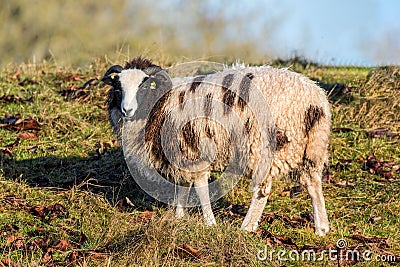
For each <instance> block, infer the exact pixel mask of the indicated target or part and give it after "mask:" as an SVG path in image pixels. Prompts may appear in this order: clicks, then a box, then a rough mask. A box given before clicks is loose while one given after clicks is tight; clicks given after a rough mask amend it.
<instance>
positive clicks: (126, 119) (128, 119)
mask: <svg viewBox="0 0 400 267" xmlns="http://www.w3.org/2000/svg"><path fill="white" fill-rule="evenodd" d="M123 118H124V122H125V121H127V122H131V121H134V120H135V118H134V116H129V117H128V116H124V117H123Z"/></svg>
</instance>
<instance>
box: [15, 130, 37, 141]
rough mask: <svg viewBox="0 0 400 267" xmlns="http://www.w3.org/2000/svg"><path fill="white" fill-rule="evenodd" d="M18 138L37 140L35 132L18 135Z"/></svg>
mask: <svg viewBox="0 0 400 267" xmlns="http://www.w3.org/2000/svg"><path fill="white" fill-rule="evenodd" d="M18 138H20V139H24V140H37V139H38V138H39V137H38V136H37V135H36V133H35V132H24V133H20V134H19V135H18Z"/></svg>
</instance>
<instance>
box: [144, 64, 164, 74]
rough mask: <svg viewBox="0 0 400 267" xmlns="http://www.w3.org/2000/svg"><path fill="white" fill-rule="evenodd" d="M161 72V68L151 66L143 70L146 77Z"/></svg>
mask: <svg viewBox="0 0 400 267" xmlns="http://www.w3.org/2000/svg"><path fill="white" fill-rule="evenodd" d="M162 70H163V69H162V68H161V67H159V66H151V67H148V68H146V69H144V70H143V71H144V73H146V74H147V75H149V76H151V75H154V74H156V73H157V72H159V71H162Z"/></svg>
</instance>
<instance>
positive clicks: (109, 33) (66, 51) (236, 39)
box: [0, 0, 273, 66]
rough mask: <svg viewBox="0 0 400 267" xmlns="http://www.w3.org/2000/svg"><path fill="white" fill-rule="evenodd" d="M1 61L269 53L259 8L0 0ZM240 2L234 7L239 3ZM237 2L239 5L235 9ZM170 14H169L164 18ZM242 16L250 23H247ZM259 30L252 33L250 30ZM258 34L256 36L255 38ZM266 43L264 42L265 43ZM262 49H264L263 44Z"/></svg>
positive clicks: (230, 57)
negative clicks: (256, 25)
mask: <svg viewBox="0 0 400 267" xmlns="http://www.w3.org/2000/svg"><path fill="white" fill-rule="evenodd" d="M0 3H1V9H0V19H1V21H2V22H3V23H2V25H1V26H0V55H1V57H0V64H1V65H7V64H10V63H11V62H12V63H17V64H18V63H21V62H28V63H39V62H42V61H43V60H46V61H54V62H55V63H56V64H58V65H72V66H85V65H87V64H90V62H92V61H93V60H94V59H95V58H98V57H104V56H105V57H107V59H108V60H110V61H116V60H125V59H126V58H127V57H131V56H136V55H138V54H142V55H144V56H147V55H149V54H151V57H152V58H157V59H158V60H157V61H164V62H170V61H176V60H183V59H184V60H195V59H196V60H198V59H203V60H217V61H226V60H236V59H238V58H244V57H245V58H246V59H247V60H249V61H251V60H254V59H255V58H258V61H259V59H260V58H262V59H263V60H264V59H266V58H269V57H270V56H271V55H272V54H273V51H272V50H271V53H270V54H269V55H266V54H265V53H261V52H260V51H258V50H257V46H256V45H254V44H255V43H257V42H258V40H257V39H258V38H262V39H263V44H265V43H266V40H267V39H268V38H267V37H268V27H269V26H268V25H262V27H252V25H253V24H254V23H263V22H261V21H259V20H258V19H257V18H260V16H261V15H262V14H261V10H255V9H254V8H252V9H249V8H247V7H246V5H245V4H241V3H233V4H232V2H227V1H222V2H215V3H214V2H212V1H210V0H207V1H181V0H177V1H175V0H174V1H128V0H115V1H102V0H68V1H67V0H60V1H45V0H32V1H25V0H0ZM238 5H239V7H238ZM240 5H243V8H242V7H240ZM171 14H173V15H171ZM249 18H252V19H251V22H249ZM257 29H258V30H259V31H262V34H261V32H260V33H257V32H255V31H257ZM250 35H251V38H250ZM257 36H259V37H257ZM264 48H265V47H264ZM263 50H264V51H265V49H263Z"/></svg>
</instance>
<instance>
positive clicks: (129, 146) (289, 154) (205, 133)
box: [102, 57, 331, 235]
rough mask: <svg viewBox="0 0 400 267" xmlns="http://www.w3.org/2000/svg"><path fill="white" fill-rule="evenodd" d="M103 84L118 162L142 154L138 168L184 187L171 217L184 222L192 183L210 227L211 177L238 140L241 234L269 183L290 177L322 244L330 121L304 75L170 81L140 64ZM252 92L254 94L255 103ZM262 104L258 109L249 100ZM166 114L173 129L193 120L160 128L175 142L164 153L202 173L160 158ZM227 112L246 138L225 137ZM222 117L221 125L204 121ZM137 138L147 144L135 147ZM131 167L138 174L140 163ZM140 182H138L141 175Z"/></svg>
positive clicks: (258, 72)
mask: <svg viewBox="0 0 400 267" xmlns="http://www.w3.org/2000/svg"><path fill="white" fill-rule="evenodd" d="M102 81H103V82H104V83H106V84H108V85H111V86H112V88H111V89H110V92H109V97H108V111H109V117H110V121H111V123H112V126H113V129H114V133H115V134H116V136H117V137H118V140H119V141H120V142H122V146H123V149H124V153H125V154H130V155H134V160H133V161H135V162H140V161H142V158H143V156H144V155H146V157H148V161H149V162H147V163H145V164H151V165H152V166H153V167H154V168H155V169H156V171H158V172H159V173H160V174H161V175H162V176H163V177H166V178H172V179H173V181H174V182H175V183H177V184H180V185H184V186H185V187H180V189H179V190H178V199H177V208H176V215H177V217H181V216H182V215H183V214H184V207H185V198H187V195H188V191H189V189H190V186H191V185H192V184H194V186H195V189H196V192H197V193H198V195H199V198H200V202H201V206H202V211H203V215H204V217H205V221H206V224H208V225H212V224H215V218H214V215H213V212H212V210H211V205H210V198H209V191H208V179H209V177H210V172H211V171H224V169H225V168H226V166H227V164H228V161H229V158H230V157H234V155H235V153H236V152H234V151H232V149H231V148H230V146H231V143H232V142H234V141H232V140H233V139H235V140H241V139H243V140H244V141H243V142H242V143H240V141H239V143H238V144H242V145H243V150H246V151H247V152H248V158H247V161H246V166H245V170H244V176H247V177H250V178H252V180H253V195H252V201H251V204H250V208H249V211H248V213H247V215H246V217H245V219H244V221H243V223H242V227H241V228H242V229H244V230H247V231H254V230H256V229H257V226H258V221H259V219H260V217H261V215H262V211H263V209H264V207H265V205H266V202H267V198H268V196H269V195H270V193H271V186H272V180H273V178H274V177H279V176H289V177H290V178H292V179H296V180H298V181H300V182H301V183H302V184H304V185H306V187H307V190H308V193H309V195H310V197H311V200H312V205H313V210H314V220H315V233H316V234H317V235H325V234H326V233H327V232H328V231H329V222H328V217H327V213H326V209H325V201H324V197H323V194H322V183H321V180H322V171H323V167H324V163H325V162H327V158H328V155H327V147H328V141H329V140H328V139H329V135H330V118H331V114H330V109H329V103H328V100H327V97H326V94H325V93H324V91H323V90H322V89H321V88H320V87H318V86H317V85H316V84H315V83H314V82H312V81H311V80H309V79H308V78H306V77H305V76H303V75H301V74H298V73H295V72H291V71H289V70H287V69H276V68H272V67H269V66H261V67H245V66H236V67H233V68H226V69H224V70H223V71H220V72H217V73H214V74H209V75H200V76H195V77H183V78H174V79H171V80H170V79H169V77H168V75H166V73H165V72H164V71H163V69H162V68H161V67H159V66H157V65H154V64H153V63H152V62H151V61H150V60H148V59H143V58H140V57H138V58H135V59H133V60H132V61H130V62H128V63H127V64H126V65H125V67H121V66H119V65H115V66H112V67H111V68H110V69H109V70H107V72H106V73H105V75H104V77H103V79H102ZM257 89H259V90H260V92H261V95H257ZM261 98H262V99H263V101H259V102H260V103H261V104H260V103H258V102H257V101H258V100H259V99H261ZM260 105H263V106H260ZM263 108H264V109H268V108H269V112H270V113H267V114H266V116H264V117H263V116H258V114H257V112H260V111H261V112H262V109H263ZM170 113H173V116H172V117H173V118H172V121H173V120H174V119H175V120H178V117H185V116H189V117H190V116H194V117H196V118H200V119H196V120H194V121H190V118H189V119H188V120H187V121H185V123H184V124H183V125H180V127H178V129H177V132H176V133H175V132H174V131H173V130H172V129H169V130H168V129H167V131H168V132H167V133H169V134H170V135H175V134H176V138H175V139H176V140H174V141H176V142H177V143H175V144H167V146H169V147H168V149H171V150H172V151H175V152H177V153H181V154H182V157H183V158H186V159H189V160H190V161H192V162H195V165H196V166H200V165H201V166H202V167H201V168H200V169H199V170H197V171H191V170H189V171H188V170H187V169H184V170H182V169H181V168H180V167H179V164H172V163H171V160H170V158H168V157H167V155H166V153H164V150H163V149H165V147H163V145H165V144H164V143H162V139H163V133H165V132H163V128H162V126H163V124H165V123H166V121H167V118H168V116H169V114H170ZM188 113H190V115H187V114H188ZM232 113H234V114H236V116H237V117H238V118H239V120H241V122H242V124H243V125H244V127H243V128H244V129H245V132H246V133H247V135H246V136H245V137H246V138H244V137H242V136H241V134H240V132H239V136H237V135H233V134H231V131H234V129H235V125H232V124H234V123H233V121H234V119H231V118H232V117H229V116H230V114H232ZM226 117H229V118H228V119H227V121H228V123H227V125H229V126H227V125H221V124H220V123H218V122H216V121H215V120H213V119H211V118H226ZM267 117H272V118H267ZM175 126H177V125H175ZM122 129H123V130H122ZM164 130H165V129H164ZM124 131H125V133H126V134H125V135H123V134H122V133H123V132H124ZM236 132H237V131H236ZM167 135H168V134H167ZM139 136H142V138H143V140H145V141H144V144H145V145H143V144H139V143H140V142H138V140H139ZM173 138H174V137H172V139H173ZM204 139H210V140H211V141H212V143H213V149H211V150H207V147H208V145H207V144H206V145H204V142H200V141H201V140H204ZM201 146H203V147H202V148H200V147H201ZM204 146H205V147H206V148H204ZM204 151H209V152H210V151H211V152H210V153H211V154H213V156H212V157H211V159H210V158H207V155H206V158H203V157H202V154H203V153H204ZM125 157H127V155H125ZM175 160H176V159H175ZM178 161H179V160H178ZM203 161H205V162H206V163H207V164H203V165H204V166H205V167H204V166H203V165H202V163H203ZM271 161H272V163H271ZM270 163H271V164H270ZM137 168H139V169H141V168H143V166H142V165H140V164H138V165H137ZM138 173H139V175H143V176H146V172H144V171H141V170H139V172H138Z"/></svg>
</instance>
